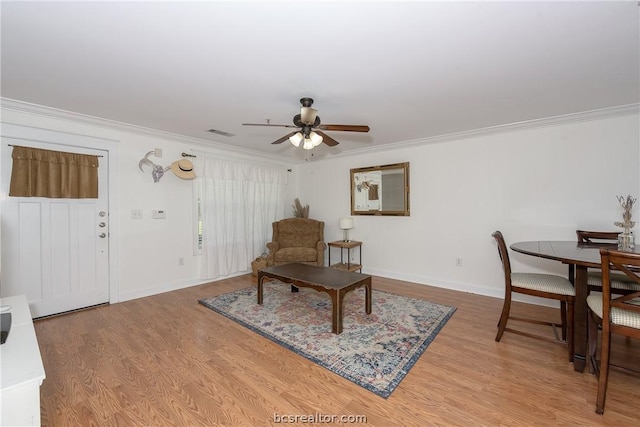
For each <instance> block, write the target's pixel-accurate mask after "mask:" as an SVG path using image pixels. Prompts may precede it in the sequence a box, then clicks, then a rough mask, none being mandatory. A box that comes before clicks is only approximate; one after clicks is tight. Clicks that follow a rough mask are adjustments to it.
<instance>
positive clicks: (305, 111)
mask: <svg viewBox="0 0 640 427" xmlns="http://www.w3.org/2000/svg"><path fill="white" fill-rule="evenodd" d="M317 116H318V110H316V109H314V108H311V107H301V108H300V120H301V121H302V123H304V124H306V125H313V124H314V123H315V121H316V117H317Z"/></svg>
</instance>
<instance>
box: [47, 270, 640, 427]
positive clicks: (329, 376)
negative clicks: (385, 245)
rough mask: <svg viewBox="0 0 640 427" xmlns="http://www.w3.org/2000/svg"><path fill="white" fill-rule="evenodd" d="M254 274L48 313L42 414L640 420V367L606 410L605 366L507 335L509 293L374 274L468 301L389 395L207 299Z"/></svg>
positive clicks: (114, 422) (179, 418)
mask: <svg viewBox="0 0 640 427" xmlns="http://www.w3.org/2000/svg"><path fill="white" fill-rule="evenodd" d="M247 286H255V278H254V277H253V276H251V275H246V276H239V277H234V278H230V279H226V280H221V281H217V282H213V283H208V284H205V285H201V286H194V287H190V288H185V289H181V290H178V291H173V292H167V293H164V294H160V295H154V296H151V297H146V298H140V299H137V300H133V301H127V302H123V303H119V304H114V305H109V306H101V307H96V308H92V309H89V310H85V311H79V312H74V313H69V314H66V315H62V316H57V317H51V318H47V319H42V320H38V321H36V322H35V328H36V333H37V336H38V342H39V345H40V349H41V354H42V358H43V363H44V367H45V372H46V376H47V378H46V379H45V381H44V383H43V385H42V387H41V409H42V425H43V426H94V425H95V426H138V425H148V426H174V425H178V426H180V425H184V426H201V425H217V426H227V425H228V426H244V425H246V426H257V425H275V422H274V419H273V418H274V415H275V414H277V415H280V416H286V415H311V414H324V415H327V416H331V415H336V416H340V415H363V416H365V417H366V422H361V423H359V424H358V425H371V426H400V425H402V426H424V425H452V426H469V425H474V426H485V425H486V426H493V425H532V426H533V425H589V426H598V425H603V426H608V425H611V426H613V425H615V426H632V425H634V426H635V425H638V424H640V377H638V376H634V375H630V374H629V373H626V372H623V371H620V370H616V369H614V370H612V372H611V375H610V380H609V392H608V395H607V403H606V409H605V414H604V415H603V416H601V415H597V414H596V413H595V398H596V387H597V379H596V378H595V376H593V375H591V374H589V373H588V372H585V373H577V372H575V371H573V367H572V365H571V363H569V362H568V361H567V354H566V348H565V347H563V346H559V345H555V344H553V343H548V342H544V341H538V340H533V339H531V338H527V337H523V336H518V335H514V334H509V333H507V334H505V335H504V337H503V339H502V341H501V342H499V343H496V342H495V340H494V338H495V333H496V326H497V321H498V317H499V315H500V311H501V308H502V300H501V299H497V298H490V297H484V296H479V295H473V294H469V293H462V292H456V291H451V290H447V289H441V288H435V287H430V286H425V285H418V284H414V283H409V282H404V281H399V280H393V279H387V278H380V277H374V279H373V287H374V292H375V291H376V290H384V291H388V292H393V293H397V294H401V295H406V296H410V297H414V298H421V299H426V300H429V301H432V302H436V303H440V304H445V305H450V306H455V307H456V308H457V311H456V313H455V314H454V315H453V317H452V318H451V319H450V320H449V322H448V323H447V324H446V325H445V327H444V328H443V329H442V331H441V332H440V333H439V334H438V336H437V337H436V338H435V340H434V341H433V342H432V343H431V344H430V346H429V347H428V348H427V350H426V352H425V353H424V354H423V355H422V356H421V357H420V359H418V361H417V362H416V364H415V366H414V367H413V368H412V369H411V370H410V371H409V373H408V374H407V375H406V377H405V378H404V380H403V381H402V382H401V383H400V385H399V386H398V387H397V389H396V390H395V391H394V392H393V393H392V394H391V396H390V397H389V398H388V399H383V398H381V397H378V396H377V395H375V394H374V393H372V392H369V391H367V390H365V389H363V388H361V387H359V386H357V385H355V384H353V383H352V382H350V381H348V380H346V379H344V378H342V377H340V376H337V375H335V374H333V373H332V372H330V371H329V370H327V369H324V368H322V367H321V366H318V365H316V364H314V363H312V362H310V361H309V360H307V359H305V358H304V357H302V356H300V355H297V354H295V353H293V352H292V351H290V350H287V349H286V348H284V347H282V346H280V345H278V344H275V343H273V342H271V341H270V340H268V339H266V338H264V337H262V336H260V335H259V334H257V333H255V332H252V331H250V330H248V329H247V328H244V327H243V326H241V325H239V324H237V323H235V322H233V321H232V320H230V319H228V318H226V317H224V316H221V315H219V314H217V313H215V312H213V311H212V310H210V309H208V308H206V307H204V306H202V305H201V304H199V303H198V299H201V298H208V297H212V296H215V295H220V294H223V293H226V292H230V291H233V290H236V289H240V288H243V287H247ZM513 310H514V311H515V312H517V313H518V314H519V315H527V316H535V317H539V318H546V319H557V317H558V310H554V309H552V308H549V307H539V306H532V305H528V304H522V303H514V304H513ZM523 328H525V329H527V328H537V326H531V325H523ZM531 330H534V329H531ZM547 332H549V333H550V330H549V331H547ZM612 358H613V360H614V362H615V363H618V364H623V365H625V366H628V367H633V368H635V369H636V370H639V371H640V343H638V342H637V340H635V341H634V340H625V339H621V340H616V341H615V342H614V349H613V350H612Z"/></svg>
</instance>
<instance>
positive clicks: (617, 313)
mask: <svg viewBox="0 0 640 427" xmlns="http://www.w3.org/2000/svg"><path fill="white" fill-rule="evenodd" d="M627 304H633V305H637V306H638V307H640V298H634V299H632V300H631V301H627ZM587 305H588V306H589V309H590V310H591V311H592V312H593V313H594V314H595V315H596V316H598V317H599V318H600V319H602V295H589V296H588V297H587ZM611 323H612V324H614V325H618V326H626V327H628V328H635V329H640V312H637V311H629V310H623V309H621V308H617V307H611Z"/></svg>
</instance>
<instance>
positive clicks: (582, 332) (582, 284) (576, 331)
mask: <svg viewBox="0 0 640 427" xmlns="http://www.w3.org/2000/svg"><path fill="white" fill-rule="evenodd" d="M574 285H575V288H576V304H575V313H574V324H573V325H574V326H573V337H574V338H573V339H574V356H573V369H574V370H575V371H576V372H583V371H584V368H585V365H586V360H587V356H586V355H587V295H588V293H589V290H588V287H587V267H585V266H582V265H576V278H575V284H574Z"/></svg>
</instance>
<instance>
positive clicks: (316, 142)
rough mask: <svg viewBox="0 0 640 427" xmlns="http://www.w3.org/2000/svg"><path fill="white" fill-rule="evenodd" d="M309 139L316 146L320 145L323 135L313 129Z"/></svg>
mask: <svg viewBox="0 0 640 427" xmlns="http://www.w3.org/2000/svg"><path fill="white" fill-rule="evenodd" d="M309 139H310V140H311V142H312V143H313V146H314V147H317V146H318V145H320V144H322V135H319V134H317V133H315V132H313V131H312V132H311V133H310V134H309Z"/></svg>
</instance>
